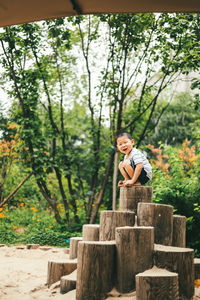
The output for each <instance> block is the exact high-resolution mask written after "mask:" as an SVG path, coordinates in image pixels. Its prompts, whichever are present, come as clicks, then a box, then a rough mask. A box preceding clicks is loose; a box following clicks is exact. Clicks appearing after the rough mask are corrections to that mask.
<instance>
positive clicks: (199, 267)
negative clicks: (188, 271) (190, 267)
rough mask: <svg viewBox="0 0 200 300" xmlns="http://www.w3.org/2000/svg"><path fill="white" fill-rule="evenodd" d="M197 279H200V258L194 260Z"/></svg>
mask: <svg viewBox="0 0 200 300" xmlns="http://www.w3.org/2000/svg"><path fill="white" fill-rule="evenodd" d="M194 270H195V279H200V258H195V259H194Z"/></svg>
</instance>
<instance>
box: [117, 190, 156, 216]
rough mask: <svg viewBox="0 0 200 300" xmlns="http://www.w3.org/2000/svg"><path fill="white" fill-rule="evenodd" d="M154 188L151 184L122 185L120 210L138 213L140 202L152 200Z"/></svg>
mask: <svg viewBox="0 0 200 300" xmlns="http://www.w3.org/2000/svg"><path fill="white" fill-rule="evenodd" d="M152 194H153V190H152V187H151V186H136V185H135V186H130V187H120V197H119V210H120V211H126V210H129V211H134V212H135V214H137V206H138V203H139V202H150V203H151V202H152Z"/></svg>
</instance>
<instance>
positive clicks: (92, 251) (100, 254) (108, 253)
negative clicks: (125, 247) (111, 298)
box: [76, 241, 116, 300]
mask: <svg viewBox="0 0 200 300" xmlns="http://www.w3.org/2000/svg"><path fill="white" fill-rule="evenodd" d="M115 252H116V243H115V242H114V241H106V242H89V241H88V242H80V243H79V246H78V268H77V283H76V300H89V299H90V300H100V299H104V297H105V295H106V293H107V292H109V291H110V290H111V289H112V288H113V286H114V273H115Z"/></svg>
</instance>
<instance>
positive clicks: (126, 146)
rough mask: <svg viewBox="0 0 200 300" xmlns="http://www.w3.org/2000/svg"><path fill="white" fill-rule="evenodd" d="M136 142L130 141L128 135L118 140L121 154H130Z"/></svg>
mask: <svg viewBox="0 0 200 300" xmlns="http://www.w3.org/2000/svg"><path fill="white" fill-rule="evenodd" d="M133 145H134V140H130V139H129V138H128V137H127V136H126V135H123V136H120V137H119V138H118V139H117V148H118V150H119V151H120V152H121V153H124V154H126V155H127V154H129V153H130V152H131V150H132V149H133Z"/></svg>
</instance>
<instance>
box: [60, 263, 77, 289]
mask: <svg viewBox="0 0 200 300" xmlns="http://www.w3.org/2000/svg"><path fill="white" fill-rule="evenodd" d="M76 277H77V269H76V270H74V271H73V272H72V273H71V274H69V275H65V276H62V277H61V278H60V293H61V294H66V293H68V292H69V291H71V290H74V289H75V288H76Z"/></svg>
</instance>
